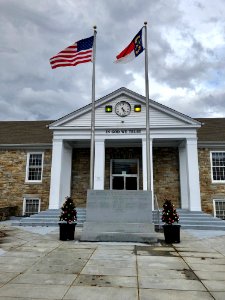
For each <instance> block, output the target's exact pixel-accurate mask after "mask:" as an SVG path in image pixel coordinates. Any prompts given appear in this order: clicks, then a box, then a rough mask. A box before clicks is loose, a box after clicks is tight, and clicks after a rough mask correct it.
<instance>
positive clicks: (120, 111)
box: [115, 101, 131, 117]
mask: <svg viewBox="0 0 225 300" xmlns="http://www.w3.org/2000/svg"><path fill="white" fill-rule="evenodd" d="M115 112H116V114H117V115H118V116H120V117H126V116H128V115H129V114H130V112H131V106H130V104H129V103H128V102H126V101H120V102H118V103H117V104H116V106H115Z"/></svg>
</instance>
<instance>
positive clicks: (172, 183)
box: [71, 147, 180, 208]
mask: <svg viewBox="0 0 225 300" xmlns="http://www.w3.org/2000/svg"><path fill="white" fill-rule="evenodd" d="M111 159H138V160H139V190H142V189H143V178H142V149H141V147H137V148H127V147H123V148H106V151H105V190H109V189H110V160H111ZM89 161H90V151H89V149H74V150H73V162H72V187H71V196H72V198H73V199H74V200H75V202H76V205H77V206H79V207H85V206H86V198H87V192H86V191H87V189H88V188H89V178H90V174H89V173H90V169H89V168H90V164H89ZM153 169H154V171H153V174H154V192H155V194H156V195H157V198H158V202H159V206H160V207H162V205H163V202H164V200H165V199H166V198H167V199H171V200H172V201H173V203H174V205H175V206H176V207H178V208H179V207H180V188H179V186H180V181H179V157H178V149H177V148H154V151H153Z"/></svg>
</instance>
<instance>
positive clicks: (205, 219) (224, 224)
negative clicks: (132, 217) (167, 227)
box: [153, 209, 225, 231]
mask: <svg viewBox="0 0 225 300" xmlns="http://www.w3.org/2000/svg"><path fill="white" fill-rule="evenodd" d="M177 213H178V214H179V218H180V221H179V223H178V224H179V225H181V227H182V229H195V230H223V231H225V220H221V219H219V218H214V217H213V216H212V215H210V214H206V213H204V212H201V211H189V210H183V209H177ZM161 215H162V211H161V210H160V218H158V212H157V211H153V223H154V224H155V225H156V226H157V227H159V228H160V227H162V225H163V223H162V221H161ZM158 219H159V220H160V221H158ZM175 224H176V223H175Z"/></svg>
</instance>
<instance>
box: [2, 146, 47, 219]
mask: <svg viewBox="0 0 225 300" xmlns="http://www.w3.org/2000/svg"><path fill="white" fill-rule="evenodd" d="M27 152H29V151H27V150H0V158H1V160H0V207H15V206H17V207H18V214H19V215H22V210H23V198H24V196H28V195H30V196H32V195H35V196H36V197H37V196H38V197H39V198H40V199H41V210H46V209H47V208H48V203H49V189H50V173H51V150H45V151H44V169H43V181H42V183H39V184H34V183H26V182H25V178H26V162H27Z"/></svg>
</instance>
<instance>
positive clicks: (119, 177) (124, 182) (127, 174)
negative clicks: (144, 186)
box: [110, 159, 139, 190]
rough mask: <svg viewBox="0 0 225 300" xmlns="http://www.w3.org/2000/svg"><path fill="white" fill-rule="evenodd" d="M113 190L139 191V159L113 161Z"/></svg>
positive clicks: (111, 176) (111, 184)
mask: <svg viewBox="0 0 225 300" xmlns="http://www.w3.org/2000/svg"><path fill="white" fill-rule="evenodd" d="M110 189H111V190H138V189H139V161H138V159H112V160H111V165H110Z"/></svg>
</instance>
